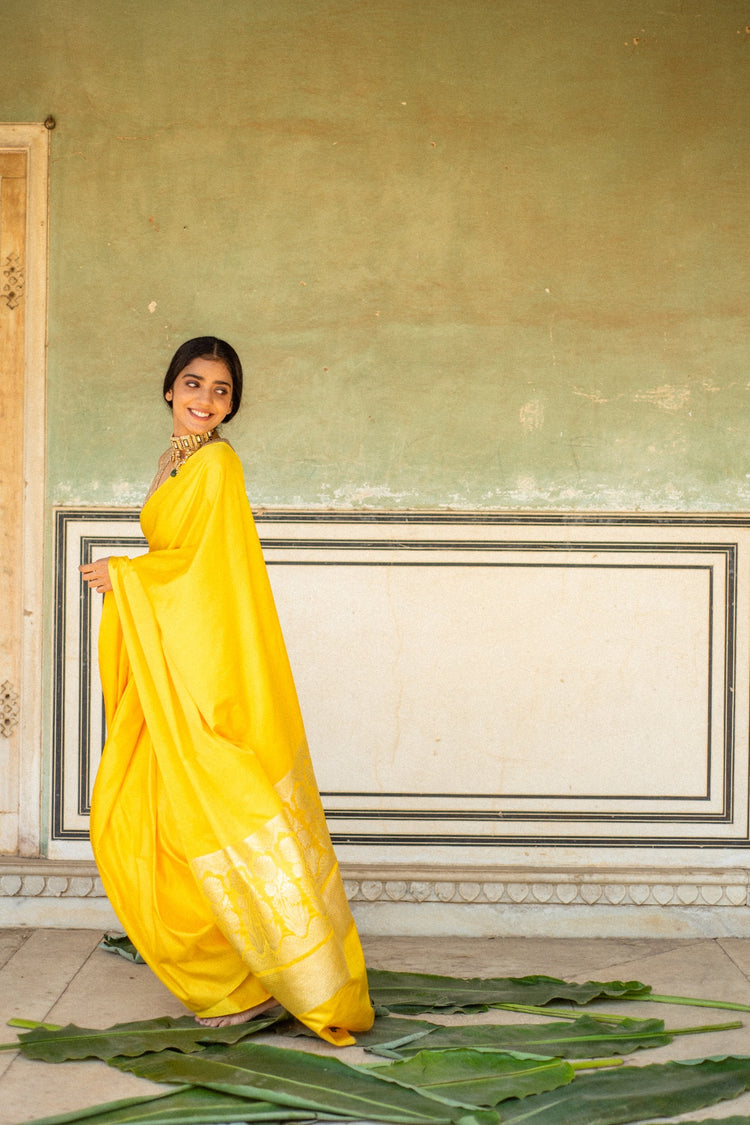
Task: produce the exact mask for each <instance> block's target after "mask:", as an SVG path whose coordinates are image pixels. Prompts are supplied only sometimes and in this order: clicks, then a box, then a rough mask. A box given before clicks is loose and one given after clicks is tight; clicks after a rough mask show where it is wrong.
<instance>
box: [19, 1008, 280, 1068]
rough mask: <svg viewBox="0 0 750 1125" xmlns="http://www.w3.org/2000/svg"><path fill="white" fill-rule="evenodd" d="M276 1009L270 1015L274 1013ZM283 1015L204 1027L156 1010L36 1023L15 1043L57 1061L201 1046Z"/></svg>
mask: <svg viewBox="0 0 750 1125" xmlns="http://www.w3.org/2000/svg"><path fill="white" fill-rule="evenodd" d="M274 1012H275V1015H274ZM285 1018H286V1012H285V1011H284V1009H283V1008H277V1009H273V1010H271V1011H269V1012H268V1013H264V1014H263V1015H262V1016H258V1017H256V1019H253V1020H248V1022H247V1023H239V1024H233V1025H231V1026H230V1027H203V1026H201V1024H199V1023H196V1022H195V1019H194V1018H193V1017H192V1016H180V1017H179V1018H176V1019H175V1018H174V1017H172V1016H161V1017H160V1018H159V1019H155V1020H143V1021H141V1022H138V1023H116V1024H115V1025H114V1026H113V1027H108V1028H106V1029H105V1030H103V1031H100V1030H98V1029H95V1028H89V1027H76V1025H75V1024H72V1023H71V1024H68V1026H67V1027H61V1028H60V1029H59V1030H57V1031H49V1030H47V1029H45V1028H44V1027H37V1028H35V1029H34V1030H33V1031H29V1032H25V1033H23V1032H22V1033H21V1034H20V1035H19V1037H18V1047H19V1048H20V1050H21V1051H22V1052H23V1054H24V1055H25V1056H26V1058H29V1059H40V1060H41V1061H42V1062H49V1063H59V1062H67V1061H68V1060H69V1059H89V1058H95V1059H106V1060H109V1059H111V1058H112V1057H113V1056H114V1055H131V1056H132V1055H144V1054H146V1053H147V1052H149V1051H165V1050H168V1049H170V1048H171V1049H173V1050H176V1051H183V1052H186V1053H189V1052H193V1051H201V1050H202V1049H203V1047H204V1046H205V1045H206V1044H214V1043H236V1042H238V1041H239V1040H240V1039H246V1038H247V1037H248V1036H249V1035H256V1034H257V1033H258V1032H260V1031H265V1030H266V1028H269V1027H272V1026H273V1024H274V1023H276V1022H277V1021H279V1020H281V1019H285Z"/></svg>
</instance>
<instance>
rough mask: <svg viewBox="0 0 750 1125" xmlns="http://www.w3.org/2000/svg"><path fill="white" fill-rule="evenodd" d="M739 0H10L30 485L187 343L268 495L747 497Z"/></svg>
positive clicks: (546, 504)
mask: <svg viewBox="0 0 750 1125" xmlns="http://www.w3.org/2000/svg"><path fill="white" fill-rule="evenodd" d="M748 11H750V9H748V7H747V3H746V0H720V2H713V3H710V4H705V3H704V4H699V3H698V2H697V0H696V2H694V3H692V2H689V0H628V2H627V3H625V2H622V0H616V2H615V0H609V2H608V0H359V2H357V0H346V2H344V0H338V2H336V0H211V2H209V0H184V2H180V0H2V4H0V74H1V75H2V81H1V82H0V120H4V121H8V122H14V121H42V120H44V118H45V117H46V116H47V115H48V114H53V115H54V117H55V118H56V120H57V128H56V129H55V130H54V132H53V133H52V134H51V182H50V201H51V203H50V206H51V214H50V279H49V364H48V378H49V391H48V395H49V397H48V404H49V412H48V430H49V444H48V449H49V453H48V474H49V497H50V502H51V503H61V504H69V503H70V504H79V503H86V504H89V503H90V504H106V505H110V504H133V503H137V502H138V501H139V499H140V498H141V496H142V494H143V492H144V490H145V487H146V485H147V483H148V481H149V480H150V477H151V474H152V468H153V463H154V461H155V458H156V456H157V455H158V453H159V452H160V451H161V449H162V448H164V446H165V445H166V440H167V437H168V434H169V415H168V412H167V411H166V408H163V407H162V405H161V403H160V395H159V388H160V381H161V377H162V372H163V369H164V367H165V366H166V363H167V362H168V359H169V357H170V355H171V353H172V351H173V349H174V347H175V346H176V345H177V344H178V343H179V342H180V341H181V340H183V339H185V338H186V337H188V336H192V335H197V334H202V333H216V334H218V335H223V336H226V337H227V338H228V339H229V340H230V341H231V342H232V343H234V345H235V346H236V347H237V349H238V351H239V352H240V354H241V356H242V358H243V361H244V364H245V367H246V371H247V391H246V399H245V406H244V407H243V411H242V413H241V414H240V416H239V417H238V418H237V419H236V421H234V422H233V423H232V424H231V425H230V426H229V427H228V430H227V436H229V437H230V439H231V440H233V442H234V444H235V445H236V446H237V448H238V451H239V452H240V453H241V455H242V457H243V461H244V463H245V467H246V473H247V483H248V492H249V494H250V497H251V500H252V502H253V503H254V504H256V505H263V504H266V505H295V506H320V505H324V506H334V507H344V508H346V507H360V506H368V507H375V508H393V507H396V508H434V507H442V506H451V507H458V508H499V509H507V508H557V509H618V510H632V509H672V510H701V509H710V510H713V509H725V510H745V511H746V510H748V508H750V465H749V464H748V459H747V458H746V456H745V453H746V447H747V440H746V439H747V435H748V428H749V423H750V409H749V402H748V396H749V394H750V392H749V390H748V387H749V386H750V375H749V373H748V364H747V354H748V296H749V294H750V284H748V282H749V281H750V278H749V276H748V274H749V272H750V264H749V258H748V197H749V196H748V188H749V187H750V183H749V178H748V167H749V154H750V144H749V142H750V136H749V134H750V69H749V68H750V31H749V30H748V27H747V26H746V23H747V19H748Z"/></svg>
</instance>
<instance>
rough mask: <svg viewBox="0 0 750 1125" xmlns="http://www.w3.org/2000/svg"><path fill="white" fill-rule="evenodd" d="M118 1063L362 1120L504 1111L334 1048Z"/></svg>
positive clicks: (242, 1048)
mask: <svg viewBox="0 0 750 1125" xmlns="http://www.w3.org/2000/svg"><path fill="white" fill-rule="evenodd" d="M111 1065H112V1066H116V1067H118V1068H119V1069H121V1070H128V1071H130V1072H131V1073H133V1074H137V1075H138V1076H139V1077H141V1078H148V1079H150V1080H151V1081H152V1082H175V1083H186V1084H191V1085H194V1086H208V1087H210V1088H211V1089H214V1090H216V1089H218V1090H224V1091H227V1092H229V1093H232V1094H239V1095H242V1096H244V1097H251V1098H259V1099H262V1100H266V1101H271V1102H275V1103H276V1104H277V1105H282V1106H292V1107H294V1108H298V1109H309V1110H313V1111H314V1112H316V1113H324V1114H339V1115H341V1116H344V1117H349V1118H355V1119H356V1120H370V1121H389V1122H404V1123H408V1125H422V1123H424V1125H427V1123H433V1122H435V1123H441V1122H449V1121H459V1120H460V1121H461V1122H463V1123H466V1125H469V1123H474V1125H496V1123H497V1121H498V1116H497V1114H495V1113H492V1112H491V1111H486V1110H485V1111H482V1110H478V1111H476V1112H474V1113H469V1114H466V1113H465V1112H462V1111H461V1110H459V1109H457V1108H451V1107H450V1106H448V1105H445V1104H444V1103H441V1102H439V1101H437V1100H435V1099H434V1098H430V1097H429V1096H428V1095H426V1094H424V1093H419V1092H418V1091H416V1090H412V1089H407V1088H405V1087H403V1086H397V1085H396V1084H395V1083H393V1082H386V1081H384V1080H383V1079H381V1078H378V1077H377V1076H376V1074H374V1073H372V1072H371V1071H370V1070H368V1068H366V1067H362V1068H360V1067H356V1066H353V1065H351V1064H349V1063H345V1062H343V1061H342V1060H340V1059H337V1058H333V1057H331V1056H327V1055H315V1054H312V1053H310V1052H308V1051H295V1050H291V1049H289V1048H286V1049H285V1048H283V1047H273V1046H266V1045H265V1044H256V1043H252V1044H251V1043H246V1044H238V1045H237V1046H235V1047H224V1048H216V1047H213V1048H209V1049H208V1050H206V1051H203V1052H201V1054H200V1055H178V1054H175V1053H174V1052H172V1051H163V1052H162V1053H161V1054H158V1055H148V1056H145V1057H143V1058H139V1059H112V1060H111Z"/></svg>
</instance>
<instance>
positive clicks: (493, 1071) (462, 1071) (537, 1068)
mask: <svg viewBox="0 0 750 1125" xmlns="http://www.w3.org/2000/svg"><path fill="white" fill-rule="evenodd" d="M374 1073H376V1074H377V1075H378V1077H379V1078H385V1079H387V1080H388V1081H389V1082H398V1083H399V1085H402V1086H409V1087H412V1088H416V1089H419V1090H422V1092H423V1093H426V1094H430V1095H431V1096H432V1097H439V1098H442V1099H445V1100H446V1101H447V1102H450V1103H451V1104H453V1105H463V1106H467V1107H472V1106H495V1105H497V1104H498V1102H502V1101H505V1100H506V1098H525V1097H528V1096H529V1095H530V1094H541V1093H543V1092H544V1091H545V1090H556V1089H557V1088H558V1087H559V1086H566V1085H567V1084H568V1082H572V1081H573V1078H574V1076H575V1071H574V1070H573V1067H572V1066H571V1065H570V1063H567V1062H564V1061H563V1060H562V1059H551V1058H539V1057H536V1056H535V1057H533V1058H532V1057H526V1058H523V1057H521V1056H518V1055H510V1054H505V1053H501V1052H497V1051H470V1050H460V1049H459V1050H451V1051H432V1050H428V1051H420V1052H419V1053H418V1054H416V1055H415V1056H414V1058H412V1059H407V1060H406V1061H404V1062H393V1063H388V1064H386V1065H384V1066H380V1067H378V1069H377V1071H375V1072H374Z"/></svg>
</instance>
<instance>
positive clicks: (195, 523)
mask: <svg viewBox="0 0 750 1125" xmlns="http://www.w3.org/2000/svg"><path fill="white" fill-rule="evenodd" d="M141 526H142V528H143V532H144V534H145V536H146V539H147V540H148V543H149V553H148V554H146V555H144V556H142V557H140V558H136V559H132V560H131V559H127V558H113V559H111V560H110V564H109V571H110V576H111V581H112V586H113V592H112V593H108V594H106V595H105V599H104V610H103V617H102V625H101V631H100V637H99V663H100V669H101V677H102V686H103V689H104V699H105V708H106V717H107V731H108V737H107V742H106V745H105V748H104V754H103V757H102V762H101V765H100V767H99V772H98V774H97V778H96V784H95V788H94V794H93V800H92V809H91V839H92V844H93V848H94V854H95V856H96V861H97V864H98V866H99V871H100V873H101V877H102V880H103V882H104V885H105V888H106V890H107V894H108V896H109V899H110V901H111V903H112V906H113V908H114V910H115V912H116V913H117V916H118V918H119V919H120V922H121V923H122V925H123V927H124V928H125V930H126V931H127V933H128V935H129V936H130V938H131V939H132V940H133V942H134V943H135V945H136V947H137V948H138V950H139V951H140V953H141V954H142V955H143V957H144V959H145V960H146V961H147V962H148V964H149V965H150V966H151V968H152V969H153V971H154V972H155V973H156V975H157V976H158V977H159V978H160V979H161V980H162V981H163V982H164V984H165V985H166V986H167V988H169V989H170V990H171V991H172V992H173V993H174V994H175V996H177V997H178V998H179V999H180V1000H181V1001H182V1002H183V1003H184V1004H185V1005H186V1007H188V1008H189V1009H191V1010H192V1011H194V1012H195V1013H196V1014H197V1015H199V1016H203V1017H209V1016H220V1015H227V1014H230V1013H233V1012H239V1011H243V1010H245V1009H246V1008H250V1007H253V1006H254V1005H256V1004H259V1003H260V1002H262V1001H263V1000H266V999H267V998H268V997H269V996H273V997H274V998H275V999H276V1000H278V1002H279V1003H280V1004H282V1005H283V1006H284V1007H285V1008H286V1009H287V1011H289V1012H291V1013H292V1014H293V1015H295V1016H296V1017H297V1018H298V1019H300V1020H301V1021H302V1022H303V1023H305V1024H307V1026H308V1027H310V1028H312V1029H313V1030H314V1031H315V1032H317V1034H318V1035H320V1036H321V1037H322V1038H324V1039H326V1040H328V1041H329V1042H331V1043H335V1044H337V1045H345V1044H348V1043H352V1042H353V1039H352V1036H351V1035H350V1034H349V1033H350V1032H352V1031H355V1032H356V1031H365V1030H367V1028H369V1027H370V1025H371V1024H372V1020H373V1012H372V1008H371V1006H370V1001H369V997H368V993H367V979H366V972H365V965H364V959H363V955H362V949H361V946H360V943H359V937H358V935H357V932H356V929H355V926H354V921H353V919H352V916H351V913H350V911H349V906H348V903H347V901H346V896H345V893H344V887H343V884H342V881H341V876H340V873H339V870H338V865H337V863H336V859H335V856H334V853H333V850H332V847H331V841H330V837H329V835H328V830H327V827H326V823H325V818H324V816H323V810H322V806H321V803H320V797H319V794H318V790H317V786H316V782H315V778H314V775H313V770H312V764H311V762H310V756H309V752H308V749H307V744H306V740H305V733H304V728H303V724H302V718H301V715H300V710H299V705H298V702H297V696H296V692H295V688H294V682H293V679H292V673H291V669H290V666H289V662H288V659H287V654H286V649H285V647H284V641H283V638H282V635H281V629H280V626H279V622H278V618H277V616H276V610H275V606H274V602H273V596H272V593H271V588H270V584H269V581H268V576H267V573H266V567H265V563H264V560H263V555H262V553H261V548H260V543H259V542H258V537H257V534H256V531H255V526H254V523H253V518H252V515H251V513H250V507H249V505H248V502H247V498H246V495H245V487H244V479H243V474H242V468H241V465H240V462H239V459H238V457H237V455H236V454H235V452H234V450H233V449H232V448H231V446H229V445H227V444H226V443H225V442H215V443H212V444H210V445H208V446H206V447H205V449H202V450H200V451H199V452H198V453H196V454H195V455H194V456H193V457H191V458H190V459H189V460H188V461H187V462H186V463H185V465H184V466H183V468H182V469H181V470H180V472H179V473H178V474H177V476H176V477H173V478H168V479H167V481H166V482H165V483H164V484H163V485H162V486H161V487H160V488H158V489H157V491H156V492H155V493H154V494H153V495H152V496H151V497H150V498H149V499H148V500H147V502H146V504H145V506H144V508H143V511H142V513H141Z"/></svg>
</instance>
